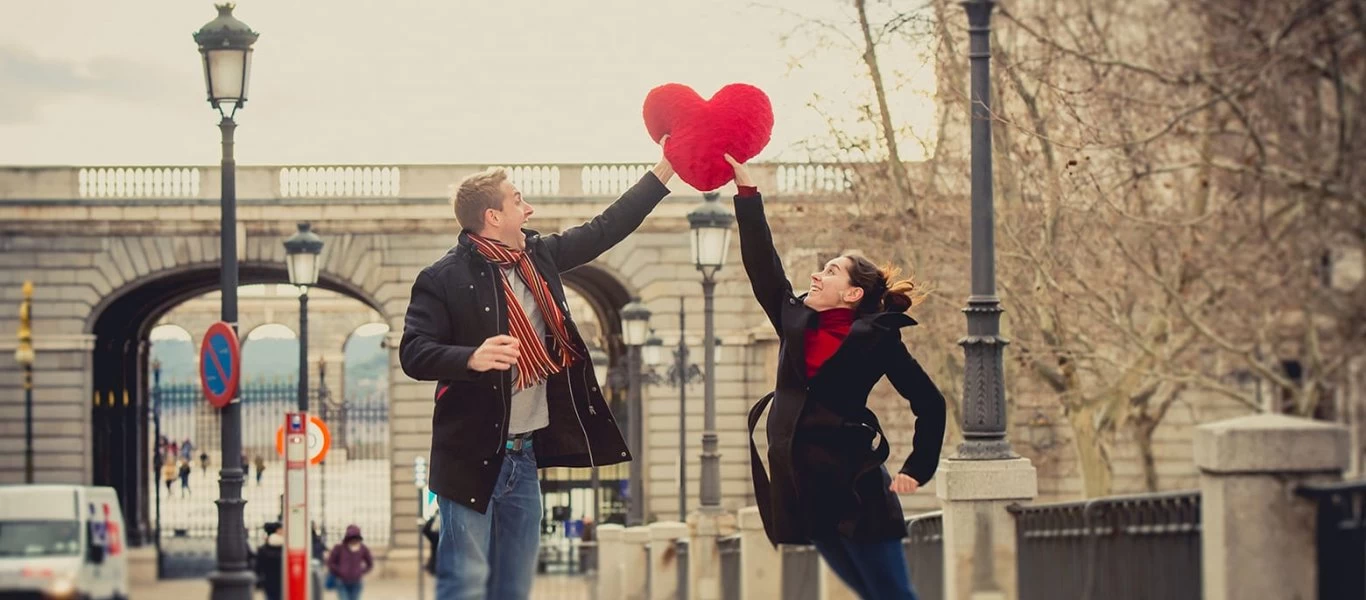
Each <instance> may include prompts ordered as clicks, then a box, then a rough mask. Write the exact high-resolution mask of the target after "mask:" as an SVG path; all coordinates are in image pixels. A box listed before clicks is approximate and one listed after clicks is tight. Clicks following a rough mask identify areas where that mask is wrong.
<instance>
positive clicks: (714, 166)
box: [643, 83, 773, 192]
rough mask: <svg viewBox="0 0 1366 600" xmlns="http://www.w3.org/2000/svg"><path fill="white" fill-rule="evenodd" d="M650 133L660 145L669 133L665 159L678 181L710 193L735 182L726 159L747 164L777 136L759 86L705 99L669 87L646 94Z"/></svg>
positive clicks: (689, 90)
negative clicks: (730, 182) (661, 140)
mask: <svg viewBox="0 0 1366 600" xmlns="http://www.w3.org/2000/svg"><path fill="white" fill-rule="evenodd" d="M643 113H644V116H645V129H646V131H648V132H649V133H650V138H651V139H653V140H654V141H655V142H658V141H659V139H660V138H662V137H664V135H665V134H668V136H669V141H668V142H667V143H666V144H665V145H664V157H665V158H667V159H669V162H670V163H671V164H673V168H674V171H675V172H677V173H678V178H679V179H682V180H683V181H684V182H686V183H687V184H688V185H691V186H693V187H694V188H697V189H699V190H701V191H704V192H706V191H711V190H714V189H716V188H719V187H721V186H723V185H725V184H726V182H728V181H730V180H731V179H734V178H735V171H734V169H732V168H731V166H730V163H727V162H726V159H725V157H724V156H723V155H725V154H730V155H731V156H733V157H735V160H738V161H740V162H746V161H748V160H749V159H751V158H754V157H755V156H757V155H758V154H759V152H761V151H763V149H764V146H767V145H768V141H769V138H771V137H772V135H773V105H772V104H771V103H769V101H768V96H767V95H765V94H764V93H763V92H762V91H760V90H759V88H756V87H754V86H752V85H746V84H743V83H732V84H730V85H728V86H726V87H723V88H721V89H720V90H719V91H717V92H716V94H715V95H713V96H712V97H711V100H703V99H702V97H701V96H699V95H697V92H694V91H693V89H692V88H690V87H688V86H686V85H682V84H678V83H668V84H665V85H661V86H659V87H657V88H655V89H652V90H650V93H649V94H647V95H646V96H645V108H644V110H643Z"/></svg>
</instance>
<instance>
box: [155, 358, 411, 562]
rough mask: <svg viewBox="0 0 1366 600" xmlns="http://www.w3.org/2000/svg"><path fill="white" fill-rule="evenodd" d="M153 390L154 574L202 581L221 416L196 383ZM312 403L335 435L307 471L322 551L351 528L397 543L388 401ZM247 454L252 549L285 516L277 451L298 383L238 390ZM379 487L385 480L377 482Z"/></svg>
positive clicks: (323, 399)
mask: <svg viewBox="0 0 1366 600" xmlns="http://www.w3.org/2000/svg"><path fill="white" fill-rule="evenodd" d="M158 380H159V377H158V376H157V375H156V374H155V373H154V375H153V386H152V415H153V424H152V425H153V430H154V436H153V438H152V439H154V440H156V441H155V442H154V444H153V448H152V449H151V454H152V456H153V460H152V463H153V464H152V470H153V477H151V478H150V479H151V480H152V487H153V489H152V490H151V493H152V495H153V496H154V498H155V505H154V506H155V516H154V520H155V532H156V536H155V540H156V544H157V550H158V562H157V572H158V575H159V577H161V578H165V579H175V578H185V577H203V576H206V575H208V573H209V572H210V571H212V570H213V569H214V566H215V563H216V559H215V555H216V551H217V535H218V507H217V505H216V504H215V503H214V500H216V499H217V498H218V470H219V467H220V462H221V459H222V451H221V450H220V448H221V447H222V445H221V441H222V434H221V430H220V426H219V418H218V417H219V415H218V411H217V410H216V409H214V408H213V407H211V406H209V404H208V402H207V401H206V400H205V399H204V397H203V393H202V392H201V390H200V386H199V385H198V384H197V383H172V384H166V383H160V382H159V381H158ZM310 396H311V398H310V400H309V406H310V407H311V408H312V411H311V412H312V414H315V415H317V416H319V417H320V418H321V419H322V420H323V422H324V424H325V425H326V426H327V428H328V430H329V431H330V433H331V448H330V450H329V451H328V454H327V457H326V460H324V461H323V462H322V464H319V465H315V466H314V467H313V469H312V470H311V471H310V473H309V475H310V477H309V490H308V494H309V512H310V514H311V515H312V516H313V523H314V532H315V533H316V534H317V535H318V536H319V538H320V541H321V542H322V544H323V545H324V546H327V545H329V544H330V543H334V542H336V541H339V540H340V537H341V533H342V532H344V531H345V529H346V526H347V525H350V524H355V525H358V526H360V527H361V531H362V534H363V535H364V536H365V539H366V543H367V544H369V545H370V546H372V547H374V546H384V545H387V544H388V543H389V537H390V531H389V528H390V514H391V511H390V498H389V487H390V486H389V485H387V483H388V481H389V478H390V458H389V456H390V454H389V406H388V402H387V400H385V399H383V398H375V399H373V400H370V401H357V402H337V403H334V402H332V398H331V395H330V394H329V393H328V390H327V389H326V388H322V389H314V390H311V391H310ZM240 397H241V402H242V452H243V457H242V460H243V464H244V465H245V468H246V480H245V481H244V484H243V486H242V497H243V498H244V499H246V501H247V504H246V507H245V512H244V517H243V518H244V520H245V524H246V528H247V539H248V542H249V543H250V545H251V547H252V548H253V549H254V548H256V547H257V546H259V545H260V544H261V543H263V542H264V541H265V532H264V529H263V527H264V525H265V524H266V523H269V522H272V521H278V520H280V518H281V502H282V500H283V492H284V478H283V472H284V461H283V459H282V458H281V457H280V456H279V454H278V453H277V450H276V438H277V432H278V430H279V429H280V428H281V425H282V424H283V423H284V415H285V413H287V412H290V411H293V410H295V407H296V406H297V397H298V386H297V384H296V383H294V382H293V381H288V380H280V381H274V382H269V381H252V382H249V383H246V384H244V386H243V388H242V390H241V392H240ZM375 482H383V484H382V485H376V484H375Z"/></svg>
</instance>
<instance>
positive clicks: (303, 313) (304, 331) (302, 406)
mask: <svg viewBox="0 0 1366 600" xmlns="http://www.w3.org/2000/svg"><path fill="white" fill-rule="evenodd" d="M299 412H301V413H306V412H308V286H303V291H301V292H300V293H299Z"/></svg>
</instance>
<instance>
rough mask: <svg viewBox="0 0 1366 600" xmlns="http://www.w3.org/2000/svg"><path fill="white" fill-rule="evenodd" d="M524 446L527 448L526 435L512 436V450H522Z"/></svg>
mask: <svg viewBox="0 0 1366 600" xmlns="http://www.w3.org/2000/svg"><path fill="white" fill-rule="evenodd" d="M523 448H526V438H524V437H516V438H512V451H513V452H521V451H522V449H523Z"/></svg>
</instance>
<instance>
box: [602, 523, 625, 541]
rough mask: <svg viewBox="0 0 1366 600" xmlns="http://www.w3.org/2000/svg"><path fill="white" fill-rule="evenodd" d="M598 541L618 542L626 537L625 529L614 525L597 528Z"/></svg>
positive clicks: (609, 524)
mask: <svg viewBox="0 0 1366 600" xmlns="http://www.w3.org/2000/svg"><path fill="white" fill-rule="evenodd" d="M597 534H598V540H600V541H604V542H608V541H610V542H618V541H621V540H622V539H623V538H624V536H625V535H626V528H625V527H622V526H621V525H617V524H615V523H608V524H606V525H599V526H598V531H597Z"/></svg>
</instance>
